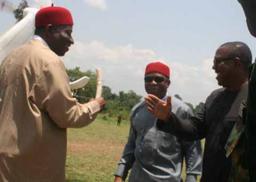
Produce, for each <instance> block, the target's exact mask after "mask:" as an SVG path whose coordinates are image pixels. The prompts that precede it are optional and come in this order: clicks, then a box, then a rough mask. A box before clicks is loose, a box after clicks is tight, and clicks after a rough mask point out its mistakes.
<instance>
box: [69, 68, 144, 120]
mask: <svg viewBox="0 0 256 182" xmlns="http://www.w3.org/2000/svg"><path fill="white" fill-rule="evenodd" d="M67 72H68V75H69V78H70V81H74V80H77V79H79V78H81V77H82V76H88V77H89V78H90V81H89V83H88V84H87V85H86V86H85V87H83V88H81V89H78V90H74V91H73V95H74V97H76V98H77V100H78V101H79V102H81V103H85V102H88V101H89V100H90V99H91V98H94V97H95V93H96V73H95V72H92V71H86V72H83V71H81V70H80V68H79V67H76V68H74V69H68V70H67ZM102 95H103V97H104V99H105V100H106V101H107V104H106V106H105V110H104V111H103V113H104V114H105V117H116V118H117V117H119V118H120V117H121V118H122V119H127V118H128V116H129V113H130V111H131V109H132V107H133V106H134V105H135V104H136V103H138V102H139V101H140V99H141V96H140V95H137V94H136V93H135V92H134V91H132V90H130V91H128V92H124V91H120V92H119V93H118V94H116V93H112V91H111V88H110V87H108V86H106V85H104V86H103V93H102Z"/></svg>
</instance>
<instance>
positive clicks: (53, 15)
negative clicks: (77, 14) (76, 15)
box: [35, 6, 73, 27]
mask: <svg viewBox="0 0 256 182" xmlns="http://www.w3.org/2000/svg"><path fill="white" fill-rule="evenodd" d="M48 24H52V25H73V19H72V15H71V13H70V11H69V10H68V9H66V8H63V7H57V6H50V7H45V8H42V9H40V10H39V11H38V12H37V13H36V19H35V26H36V27H43V26H46V25H48Z"/></svg>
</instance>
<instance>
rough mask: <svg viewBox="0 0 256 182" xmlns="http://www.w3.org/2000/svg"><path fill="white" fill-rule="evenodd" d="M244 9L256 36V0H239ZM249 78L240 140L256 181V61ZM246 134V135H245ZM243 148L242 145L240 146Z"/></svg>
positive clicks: (251, 179) (252, 176) (250, 28)
mask: <svg viewBox="0 0 256 182" xmlns="http://www.w3.org/2000/svg"><path fill="white" fill-rule="evenodd" d="M238 1H239V2H240V4H241V6H242V8H243V10H244V13H245V16H246V22H247V26H248V29H249V31H250V33H251V35H252V36H254V37H256V1H255V0H238ZM250 75H251V76H250V79H249V84H248V87H249V92H248V101H247V106H246V107H247V113H246V122H245V123H246V128H245V131H246V135H243V136H244V137H242V138H241V139H240V142H242V143H245V145H246V146H247V147H246V152H245V153H246V155H248V156H247V158H246V159H245V160H246V161H248V168H249V174H250V181H253V182H255V181H256V172H255V169H256V157H255V153H256V145H255V141H256V124H255V118H256V96H255V92H256V65H255V63H254V64H253V65H252V68H251V73H250ZM245 136H246V137H245ZM240 148H241V150H243V148H242V147H240ZM244 148H245V147H244ZM240 165H241V164H237V165H236V167H237V168H239V169H240V167H238V166H240ZM234 173H237V175H238V176H241V175H244V174H242V173H241V172H240V170H239V171H237V170H236V171H235V172H234Z"/></svg>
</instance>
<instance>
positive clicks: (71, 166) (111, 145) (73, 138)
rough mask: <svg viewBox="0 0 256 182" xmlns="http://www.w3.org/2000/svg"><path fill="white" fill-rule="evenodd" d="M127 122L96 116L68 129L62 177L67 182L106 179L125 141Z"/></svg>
mask: <svg viewBox="0 0 256 182" xmlns="http://www.w3.org/2000/svg"><path fill="white" fill-rule="evenodd" d="M128 130H129V123H128V122H127V121H123V123H122V124H121V126H119V127H118V126H116V122H115V121H113V120H108V121H105V120H102V119H97V120H96V121H95V122H94V123H92V124H91V125H89V126H87V127H85V128H80V129H69V131H68V155H67V165H66V177H67V181H68V182H110V181H113V179H114V177H113V173H114V171H115V169H116V164H117V162H118V160H119V158H120V156H121V153H122V150H123V146H124V145H125V143H126V140H127V136H128Z"/></svg>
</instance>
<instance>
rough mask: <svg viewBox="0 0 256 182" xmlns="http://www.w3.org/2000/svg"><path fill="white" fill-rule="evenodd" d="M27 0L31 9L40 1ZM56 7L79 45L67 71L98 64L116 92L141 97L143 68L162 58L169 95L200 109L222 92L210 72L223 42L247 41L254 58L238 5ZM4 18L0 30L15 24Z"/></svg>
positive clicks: (60, 0)
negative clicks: (66, 13) (65, 12)
mask: <svg viewBox="0 0 256 182" xmlns="http://www.w3.org/2000/svg"><path fill="white" fill-rule="evenodd" d="M45 1H46V0H45ZM10 2H12V3H13V4H14V5H17V4H18V2H19V1H18V0H10ZM28 2H29V4H30V5H32V6H34V5H33V4H35V2H37V3H38V2H40V0H31V1H28ZM49 2H50V1H49ZM53 2H54V4H55V5H56V6H57V5H58V6H65V7H66V8H68V9H70V10H71V12H72V13H73V16H74V28H73V36H74V39H75V44H74V45H73V46H72V47H71V50H70V52H69V53H68V54H66V55H65V56H64V57H63V60H64V63H65V65H66V67H67V68H74V67H76V66H79V67H80V68H81V70H82V71H86V70H95V68H96V67H100V68H101V69H102V70H103V74H104V80H103V82H104V84H105V85H107V86H109V87H110V88H111V89H112V91H113V92H116V93H117V92H118V91H121V90H123V91H128V90H134V91H135V92H136V93H138V94H140V95H143V96H144V95H145V91H144V84H143V76H144V69H145V66H146V65H147V64H148V63H149V62H150V61H153V60H159V59H160V60H163V61H165V62H166V63H167V64H168V65H169V66H170V67H171V72H172V73H171V81H172V83H171V86H170V88H169V94H170V95H174V94H179V95H180V96H181V97H182V98H183V100H184V101H186V102H191V103H192V104H194V105H196V104H198V103H199V102H201V101H204V100H205V99H206V97H207V95H209V93H210V92H211V91H212V90H213V89H215V88H218V86H217V84H216V80H215V74H214V72H213V71H212V70H211V67H212V58H213V56H214V53H215V51H216V49H217V48H218V47H219V46H220V45H221V44H222V43H224V42H227V41H243V42H245V43H247V44H248V45H249V47H250V48H251V50H252V52H253V55H255V54H254V52H255V48H256V46H255V45H256V43H255V39H254V38H253V37H252V36H250V35H249V32H248V30H247V27H246V24H245V17H244V14H243V11H242V9H241V7H240V5H239V4H238V2H237V0H194V1H191V0H190V1H180V0H177V1H173V0H54V1H53ZM0 20H1V27H0V32H4V31H6V30H8V28H10V27H11V26H12V25H13V24H14V17H13V16H12V15H11V14H10V13H8V12H6V11H5V12H3V11H2V12H0Z"/></svg>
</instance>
